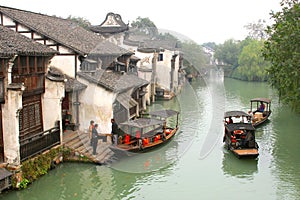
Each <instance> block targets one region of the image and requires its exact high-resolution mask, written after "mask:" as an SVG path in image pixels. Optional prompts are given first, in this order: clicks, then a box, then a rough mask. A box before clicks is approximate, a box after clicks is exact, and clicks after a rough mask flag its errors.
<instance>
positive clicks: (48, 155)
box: [0, 130, 113, 190]
mask: <svg viewBox="0 0 300 200" xmlns="http://www.w3.org/2000/svg"><path fill="white" fill-rule="evenodd" d="M104 135H106V136H107V140H106V142H104V141H102V140H99V141H98V142H99V143H98V147H97V155H96V156H95V155H92V147H91V145H90V141H89V138H88V134H87V133H83V132H79V131H71V130H67V131H65V132H64V133H63V141H64V142H63V143H62V144H61V145H57V146H55V147H53V148H51V149H50V150H48V151H45V152H44V153H42V154H39V155H37V156H35V157H33V158H31V159H28V160H26V161H24V162H22V164H21V165H19V166H15V165H10V164H9V163H3V164H1V166H0V168H2V169H5V170H6V171H3V173H2V174H1V176H2V175H5V174H7V176H3V179H5V181H6V182H7V183H8V184H7V187H4V188H3V190H20V189H25V188H27V186H28V185H29V184H31V183H33V182H34V181H36V180H37V179H38V178H40V177H41V176H43V175H45V174H47V173H48V172H49V171H50V170H52V169H55V168H56V166H57V165H59V164H60V163H62V162H82V163H94V164H97V165H103V164H106V163H107V162H109V161H110V159H111V156H112V155H113V152H112V151H110V149H109V148H108V147H109V146H110V145H111V142H110V141H111V140H110V136H109V134H104ZM5 172H7V173H5Z"/></svg>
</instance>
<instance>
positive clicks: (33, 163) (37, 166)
mask: <svg viewBox="0 0 300 200" xmlns="http://www.w3.org/2000/svg"><path fill="white" fill-rule="evenodd" d="M60 151H61V149H60V148H57V149H51V150H50V151H49V152H47V153H45V154H41V155H39V156H37V157H36V158H34V159H29V160H26V161H24V162H23V163H22V177H23V180H24V179H26V180H28V181H29V182H33V181H35V180H36V179H37V178H39V177H40V176H42V175H44V174H47V172H48V171H49V169H50V167H51V163H52V161H53V159H54V158H55V157H56V156H57V155H58V154H59V153H60Z"/></svg>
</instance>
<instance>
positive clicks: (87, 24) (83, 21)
mask: <svg viewBox="0 0 300 200" xmlns="http://www.w3.org/2000/svg"><path fill="white" fill-rule="evenodd" d="M67 19H69V20H72V21H74V22H76V23H77V24H78V25H79V26H81V27H83V28H85V29H88V28H89V27H90V26H91V23H90V22H89V21H88V20H87V19H85V18H83V17H74V16H71V15H69V16H68V18H67Z"/></svg>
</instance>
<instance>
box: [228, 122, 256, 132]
mask: <svg viewBox="0 0 300 200" xmlns="http://www.w3.org/2000/svg"><path fill="white" fill-rule="evenodd" d="M225 127H226V128H227V130H228V131H229V132H232V131H235V130H249V131H254V130H255V128H254V126H253V125H252V124H250V123H232V124H226V125H225Z"/></svg>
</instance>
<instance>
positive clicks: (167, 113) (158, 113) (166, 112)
mask: <svg viewBox="0 0 300 200" xmlns="http://www.w3.org/2000/svg"><path fill="white" fill-rule="evenodd" d="M178 114H179V112H178V111H175V110H157V111H152V112H149V115H151V116H158V117H161V118H168V117H171V116H174V115H178Z"/></svg>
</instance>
